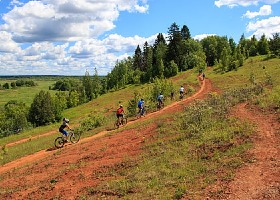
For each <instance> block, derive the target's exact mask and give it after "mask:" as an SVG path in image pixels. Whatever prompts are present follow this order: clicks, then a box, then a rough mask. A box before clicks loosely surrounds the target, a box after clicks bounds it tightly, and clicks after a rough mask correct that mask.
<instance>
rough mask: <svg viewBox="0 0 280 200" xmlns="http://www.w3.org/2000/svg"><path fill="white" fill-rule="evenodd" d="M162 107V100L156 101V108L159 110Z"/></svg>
mask: <svg viewBox="0 0 280 200" xmlns="http://www.w3.org/2000/svg"><path fill="white" fill-rule="evenodd" d="M163 108H164V103H163V101H158V102H157V110H161V109H163Z"/></svg>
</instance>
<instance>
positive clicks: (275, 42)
mask: <svg viewBox="0 0 280 200" xmlns="http://www.w3.org/2000/svg"><path fill="white" fill-rule="evenodd" d="M269 49H270V51H271V53H273V54H274V55H275V56H279V55H280V37H279V33H275V34H273V35H272V38H271V39H270V40H269Z"/></svg>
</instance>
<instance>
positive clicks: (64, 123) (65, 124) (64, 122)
mask: <svg viewBox="0 0 280 200" xmlns="http://www.w3.org/2000/svg"><path fill="white" fill-rule="evenodd" d="M65 128H68V129H69V130H72V129H71V128H70V126H69V119H67V118H65V117H64V118H63V119H62V124H61V125H60V127H59V129H58V130H59V132H60V133H62V134H63V136H64V137H65V140H66V141H67V142H68V132H67V131H66V130H65Z"/></svg>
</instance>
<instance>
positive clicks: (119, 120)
mask: <svg viewBox="0 0 280 200" xmlns="http://www.w3.org/2000/svg"><path fill="white" fill-rule="evenodd" d="M123 115H124V110H123V105H120V107H119V108H118V109H117V111H116V116H117V118H118V124H121V120H122V119H123Z"/></svg>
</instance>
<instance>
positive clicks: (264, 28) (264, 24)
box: [247, 16, 280, 38]
mask: <svg viewBox="0 0 280 200" xmlns="http://www.w3.org/2000/svg"><path fill="white" fill-rule="evenodd" d="M247 31H248V32H253V34H252V35H255V36H256V37H257V38H260V37H261V36H262V35H263V34H265V35H266V37H272V34H275V33H279V32H280V17H278V16H277V17H270V18H268V19H264V20H259V21H257V22H250V23H249V24H248V25H247Z"/></svg>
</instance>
